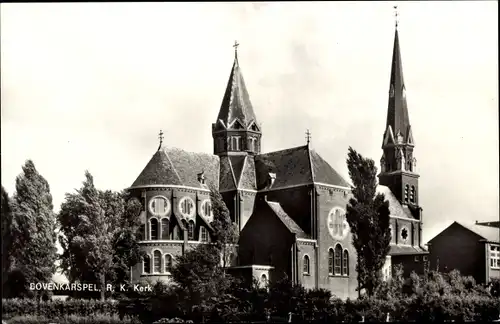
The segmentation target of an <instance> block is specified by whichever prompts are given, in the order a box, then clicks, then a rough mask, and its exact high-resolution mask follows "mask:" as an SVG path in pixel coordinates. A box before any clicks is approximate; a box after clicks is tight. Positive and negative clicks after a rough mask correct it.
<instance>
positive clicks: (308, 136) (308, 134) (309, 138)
mask: <svg viewBox="0 0 500 324" xmlns="http://www.w3.org/2000/svg"><path fill="white" fill-rule="evenodd" d="M306 141H307V145H309V143H311V132H310V131H309V129H308V130H306Z"/></svg>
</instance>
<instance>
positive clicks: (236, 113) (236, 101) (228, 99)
mask: <svg viewBox="0 0 500 324" xmlns="http://www.w3.org/2000/svg"><path fill="white" fill-rule="evenodd" d="M219 120H222V121H223V122H224V124H225V125H226V127H228V126H229V125H230V124H231V123H233V122H234V121H235V120H238V121H240V122H241V123H243V125H242V126H244V127H245V128H246V127H248V126H250V124H251V123H252V122H255V123H256V124H257V118H256V117H255V113H254V110H253V106H252V103H251V102H250V97H249V95H248V91H247V88H246V86H245V81H244V80H243V74H242V73H241V69H240V66H239V64H238V58H235V59H234V63H233V67H232V69H231V74H230V75H229V81H228V82H227V87H226V92H225V93H224V98H223V99H222V104H221V107H220V110H219V115H218V116H217V121H219ZM217 121H216V122H217Z"/></svg>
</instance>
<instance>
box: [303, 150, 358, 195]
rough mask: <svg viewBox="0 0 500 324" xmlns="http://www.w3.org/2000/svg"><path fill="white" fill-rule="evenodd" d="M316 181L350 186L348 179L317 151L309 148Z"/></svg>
mask: <svg viewBox="0 0 500 324" xmlns="http://www.w3.org/2000/svg"><path fill="white" fill-rule="evenodd" d="M309 154H310V156H311V165H312V172H313V180H314V182H321V183H326V184H330V185H335V186H342V187H347V188H350V186H349V184H348V183H347V181H345V180H344V178H342V176H340V174H339V173H338V172H337V171H335V169H334V168H332V167H331V165H330V164H328V162H326V161H325V160H324V159H323V158H322V157H321V156H320V155H319V154H318V153H317V152H316V151H314V150H309Z"/></svg>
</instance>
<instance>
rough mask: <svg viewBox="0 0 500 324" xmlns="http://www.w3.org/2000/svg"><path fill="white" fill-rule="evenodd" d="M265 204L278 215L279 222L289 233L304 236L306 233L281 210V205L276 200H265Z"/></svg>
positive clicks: (299, 236)
mask: <svg viewBox="0 0 500 324" xmlns="http://www.w3.org/2000/svg"><path fill="white" fill-rule="evenodd" d="M266 203H267V205H268V206H269V207H270V208H271V209H272V211H273V212H274V214H276V216H278V218H279V219H280V220H281V222H282V223H283V224H284V225H285V226H286V228H288V230H289V231H290V233H293V234H296V235H297V237H298V238H306V237H307V235H306V233H305V232H304V231H303V230H302V229H301V228H300V226H299V225H297V223H295V221H294V220H293V219H292V218H291V217H290V216H288V214H287V213H286V212H285V211H284V210H283V207H281V205H280V204H279V203H278V202H272V201H266Z"/></svg>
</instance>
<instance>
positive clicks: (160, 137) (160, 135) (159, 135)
mask: <svg viewBox="0 0 500 324" xmlns="http://www.w3.org/2000/svg"><path fill="white" fill-rule="evenodd" d="M158 138H159V139H160V146H159V147H158V149H160V148H161V145H162V144H163V131H162V130H161V129H160V133H159V134H158Z"/></svg>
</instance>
